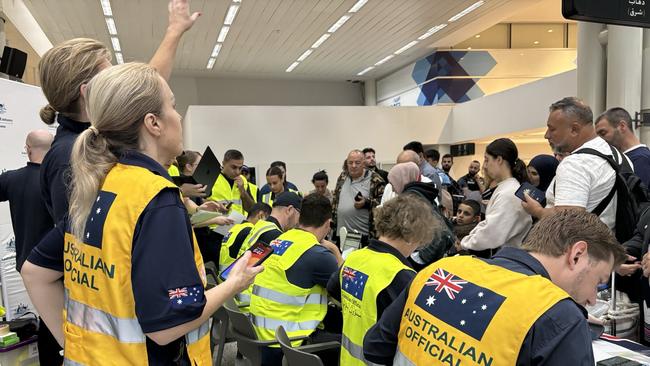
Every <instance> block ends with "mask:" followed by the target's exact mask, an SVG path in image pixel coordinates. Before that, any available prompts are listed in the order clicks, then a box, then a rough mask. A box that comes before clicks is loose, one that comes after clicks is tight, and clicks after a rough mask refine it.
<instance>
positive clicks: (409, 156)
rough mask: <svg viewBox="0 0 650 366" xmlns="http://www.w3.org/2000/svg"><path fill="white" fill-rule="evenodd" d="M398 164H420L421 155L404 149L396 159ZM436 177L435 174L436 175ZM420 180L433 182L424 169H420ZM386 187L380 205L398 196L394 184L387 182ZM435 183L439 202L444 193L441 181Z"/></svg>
mask: <svg viewBox="0 0 650 366" xmlns="http://www.w3.org/2000/svg"><path fill="white" fill-rule="evenodd" d="M395 162H396V163H397V164H402V163H408V162H411V163H415V165H417V166H420V156H419V155H418V154H417V153H416V152H415V151H413V150H403V151H402V152H400V153H399V154H397V160H396V161H395ZM434 177H435V176H434ZM420 182H423V183H431V179H429V178H427V177H426V176H424V175H422V171H420ZM387 183H388V184H386V187H385V188H384V194H383V195H382V196H381V203H380V205H383V204H384V203H386V202H387V201H389V200H390V199H392V198H395V197H397V193H395V192H394V191H393V185H392V184H390V182H387ZM433 184H434V185H435V186H436V188H437V189H438V200H437V201H438V202H436V204H438V203H439V202H441V199H442V193H441V190H440V182H439V181H438V182H433Z"/></svg>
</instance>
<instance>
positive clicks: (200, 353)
mask: <svg viewBox="0 0 650 366" xmlns="http://www.w3.org/2000/svg"><path fill="white" fill-rule="evenodd" d="M165 188H176V186H175V185H174V184H173V183H172V182H170V181H168V180H167V179H165V178H163V177H161V176H158V175H156V174H153V173H151V172H150V171H149V170H148V169H145V168H141V167H136V166H131V165H123V164H117V165H115V166H114V167H113V168H112V169H111V170H110V171H109V172H108V175H107V176H106V179H105V180H104V183H103V184H102V187H101V190H100V192H99V194H98V196H97V200H96V203H95V206H97V208H95V207H93V208H94V210H93V212H91V216H90V220H88V224H87V225H86V226H87V230H88V231H87V233H86V235H84V238H83V241H81V240H78V239H77V238H75V237H74V236H73V235H71V234H70V233H66V234H65V247H64V255H63V259H64V269H65V273H64V281H63V283H64V287H65V306H64V325H63V328H64V329H63V332H64V337H65V348H64V352H65V354H64V359H65V360H64V364H65V365H75V366H76V365H102V364H106V363H111V364H114V365H147V364H148V362H147V345H146V338H145V334H144V333H143V331H142V329H141V328H140V323H139V322H138V319H137V316H136V313H135V300H134V297H133V291H132V284H131V251H132V244H133V234H134V232H135V227H136V223H137V222H138V218H139V217H140V215H141V214H142V212H143V210H144V209H145V207H146V206H147V205H148V204H149V202H150V201H151V200H152V199H153V198H154V197H155V196H156V195H157V194H158V193H159V192H160V191H161V190H163V189H165ZM179 194H180V193H179ZM100 201H101V202H100ZM111 201H112V202H111ZM102 207H103V208H104V209H103V210H102ZM102 216H103V217H102ZM95 219H97V220H105V221H104V224H103V230H94V229H92V227H93V222H92V221H94V220H95ZM95 224H97V223H95ZM193 245H194V261H195V263H196V268H197V271H199V273H200V274H201V279H202V281H203V285H204V286H205V283H206V282H205V268H204V267H203V258H202V257H201V252H200V250H199V247H198V245H197V243H196V238H193ZM185 342H186V344H187V351H188V354H189V358H190V362H191V363H192V365H206V366H207V365H212V357H211V355H210V337H209V324H208V322H205V323H203V324H202V325H201V326H200V327H199V328H198V329H195V330H193V331H191V332H189V333H188V334H186V335H185Z"/></svg>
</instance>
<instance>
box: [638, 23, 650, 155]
mask: <svg viewBox="0 0 650 366" xmlns="http://www.w3.org/2000/svg"><path fill="white" fill-rule="evenodd" d="M641 113H642V114H643V116H644V124H642V125H641V128H640V131H638V135H639V138H640V139H641V143H644V144H646V145H647V144H648V143H650V29H644V30H643V67H642V74H641ZM646 116H647V117H646Z"/></svg>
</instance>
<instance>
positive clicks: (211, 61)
mask: <svg viewBox="0 0 650 366" xmlns="http://www.w3.org/2000/svg"><path fill="white" fill-rule="evenodd" d="M216 61H217V59H216V58H214V57H210V59H209V60H208V65H207V66H206V67H205V68H206V69H212V68H213V67H214V63H215V62H216Z"/></svg>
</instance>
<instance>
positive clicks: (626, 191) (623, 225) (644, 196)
mask: <svg viewBox="0 0 650 366" xmlns="http://www.w3.org/2000/svg"><path fill="white" fill-rule="evenodd" d="M610 148H611V149H612V156H610V155H605V154H603V153H601V152H599V151H597V150H594V149H590V148H585V149H580V150H578V151H576V152H575V153H580V154H590V155H596V156H599V157H600V158H602V159H605V160H606V161H607V162H608V163H609V166H611V167H612V169H614V172H616V176H615V177H616V182H615V183H614V186H613V187H612V190H611V191H610V192H609V194H607V196H606V197H605V198H604V199H603V200H602V201H601V202H600V203H599V204H598V206H596V208H595V209H594V210H593V211H592V213H593V214H595V215H597V216H600V215H601V214H602V213H603V211H605V208H606V207H607V206H608V205H609V203H610V202H611V201H612V199H613V197H614V193H616V194H617V195H616V225H615V228H614V231H615V235H616V239H617V240H618V241H619V242H620V243H623V242H626V241H628V240H629V239H630V238H632V236H633V235H634V231H635V229H636V224H637V222H638V221H639V217H640V216H641V213H642V212H643V211H644V210H645V209H646V208H647V207H649V206H650V200H649V199H648V188H647V187H646V185H645V184H644V183H643V182H642V181H641V178H639V177H638V176H637V175H636V174H634V171H633V170H632V167H631V166H630V164H629V163H628V161H627V159H625V157H624V156H623V154H622V153H619V152H618V150H616V149H614V148H613V147H612V146H610ZM575 153H574V154H575ZM619 154H620V156H621V160H622V162H620V163H619V162H618V161H615V160H614V157H615V156H619Z"/></svg>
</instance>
